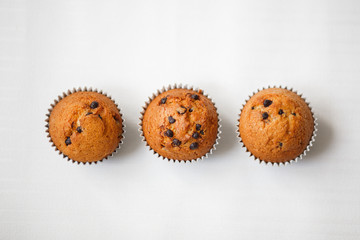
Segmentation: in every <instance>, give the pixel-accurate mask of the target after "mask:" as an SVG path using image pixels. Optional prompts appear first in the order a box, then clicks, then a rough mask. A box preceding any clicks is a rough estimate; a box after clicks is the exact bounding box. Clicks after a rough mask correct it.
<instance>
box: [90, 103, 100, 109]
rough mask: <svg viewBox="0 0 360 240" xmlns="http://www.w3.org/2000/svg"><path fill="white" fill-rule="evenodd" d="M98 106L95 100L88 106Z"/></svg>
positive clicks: (92, 107) (93, 107)
mask: <svg viewBox="0 0 360 240" xmlns="http://www.w3.org/2000/svg"><path fill="white" fill-rule="evenodd" d="M98 106H99V103H98V102H96V101H93V102H92V103H91V104H90V108H91V109H95V108H97V107H98Z"/></svg>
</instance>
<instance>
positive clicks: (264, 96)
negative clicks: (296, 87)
mask: <svg viewBox="0 0 360 240" xmlns="http://www.w3.org/2000/svg"><path fill="white" fill-rule="evenodd" d="M313 130H314V118H313V115H312V112H311V110H310V108H309V106H308V105H307V103H306V102H305V101H304V100H303V99H302V98H301V97H300V96H299V95H297V94H296V93H294V92H292V91H289V90H287V89H282V88H269V89H265V90H262V91H260V92H258V93H256V94H255V95H254V96H252V97H251V98H250V100H249V101H248V102H247V103H246V104H245V106H244V108H243V110H242V111H241V116H240V121H239V132H240V136H241V138H242V141H243V143H244V145H245V147H246V148H247V149H248V150H249V151H250V152H251V153H252V154H253V155H254V156H255V157H257V158H259V159H260V160H263V161H265V162H273V163H280V162H287V161H290V160H292V159H295V158H296V157H298V156H299V155H300V154H301V153H302V152H303V151H304V150H305V148H306V147H307V145H308V143H309V141H310V139H311V137H312V133H313Z"/></svg>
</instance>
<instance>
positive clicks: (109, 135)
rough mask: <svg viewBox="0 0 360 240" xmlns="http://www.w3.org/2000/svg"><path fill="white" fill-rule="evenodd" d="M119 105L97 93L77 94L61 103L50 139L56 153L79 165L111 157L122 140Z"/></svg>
mask: <svg viewBox="0 0 360 240" xmlns="http://www.w3.org/2000/svg"><path fill="white" fill-rule="evenodd" d="M122 133H123V129H122V119H121V115H120V113H119V110H118V108H117V106H116V104H115V103H114V102H113V101H112V100H111V99H110V98H108V97H106V96H104V95H102V94H100V93H97V92H75V93H72V94H70V95H68V96H66V97H65V98H63V99H61V100H60V101H59V102H58V103H57V104H56V105H55V107H54V108H53V110H52V111H51V113H50V118H49V135H50V137H51V140H52V142H53V143H54V144H55V146H56V147H57V149H59V150H60V152H62V153H63V154H64V155H66V156H67V157H68V158H70V159H72V160H74V161H77V162H96V161H99V160H102V159H103V158H105V157H107V156H108V155H110V154H111V153H112V152H114V151H115V149H116V148H117V147H118V145H119V142H120V141H121V138H122Z"/></svg>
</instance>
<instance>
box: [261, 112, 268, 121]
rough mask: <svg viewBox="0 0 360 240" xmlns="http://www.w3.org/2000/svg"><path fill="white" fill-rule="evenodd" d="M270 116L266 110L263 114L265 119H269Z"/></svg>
mask: <svg viewBox="0 0 360 240" xmlns="http://www.w3.org/2000/svg"><path fill="white" fill-rule="evenodd" d="M268 117H269V114H268V113H267V112H264V113H263V114H262V118H263V119H264V120H265V119H267V118H268Z"/></svg>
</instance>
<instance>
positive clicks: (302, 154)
mask: <svg viewBox="0 0 360 240" xmlns="http://www.w3.org/2000/svg"><path fill="white" fill-rule="evenodd" d="M268 88H282V89H286V90H289V91H291V92H293V93H295V94H297V95H298V96H300V97H301V98H302V99H303V100H304V102H305V103H306V104H307V105H308V107H309V108H310V111H311V114H312V117H313V119H314V130H313V132H312V136H311V138H310V141H309V143H308V145H307V146H306V148H305V150H304V151H303V152H302V153H301V154H300V155H299V156H297V157H296V158H294V159H291V160H289V161H286V162H279V163H273V162H267V161H265V160H261V159H260V158H258V157H255V156H254V155H253V154H252V153H251V152H250V151H249V150H248V149H247V147H246V146H245V144H244V143H243V141H242V138H241V135H240V130H239V125H240V117H241V112H242V110H243V108H244V106H245V105H246V103H247V102H248V101H249V100H250V98H252V97H253V96H254V95H255V94H256V93H258V92H260V91H262V90H264V89H268ZM317 126H318V122H317V118H316V117H315V114H314V112H313V110H312V107H311V106H310V103H309V102H307V101H306V99H305V98H303V97H302V94H298V92H297V91H294V90H293V88H290V89H289V88H288V87H282V86H281V85H280V86H273V87H271V86H268V87H267V88H265V87H263V88H262V89H257V91H256V92H253V94H252V95H249V97H248V99H246V100H245V104H243V105H242V108H241V109H240V114H239V119H238V125H237V130H236V132H237V133H238V137H239V139H240V144H241V145H242V147H243V148H245V149H246V152H248V153H249V154H250V155H249V157H253V158H254V160H255V161H257V162H258V163H259V164H262V165H270V164H271V165H272V166H274V165H278V166H280V165H284V166H285V165H289V164H292V163H295V162H297V161H299V160H300V159H302V158H303V157H304V156H306V153H308V152H309V151H310V147H312V146H313V144H314V142H315V137H316V133H317V131H318V129H317Z"/></svg>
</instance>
